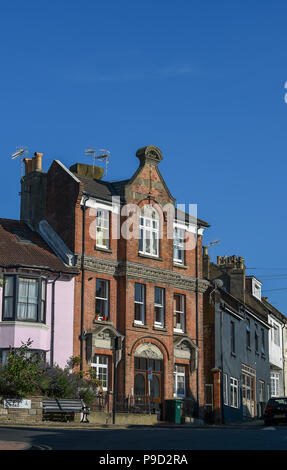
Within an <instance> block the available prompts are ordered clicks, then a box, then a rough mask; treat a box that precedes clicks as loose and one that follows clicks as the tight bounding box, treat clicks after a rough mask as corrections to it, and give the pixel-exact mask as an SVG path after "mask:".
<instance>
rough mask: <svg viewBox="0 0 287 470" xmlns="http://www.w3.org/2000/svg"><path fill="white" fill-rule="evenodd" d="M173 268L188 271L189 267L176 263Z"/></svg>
mask: <svg viewBox="0 0 287 470" xmlns="http://www.w3.org/2000/svg"><path fill="white" fill-rule="evenodd" d="M173 266H174V267H175V268H181V269H188V266H186V264H181V263H176V262H175V261H174V262H173Z"/></svg>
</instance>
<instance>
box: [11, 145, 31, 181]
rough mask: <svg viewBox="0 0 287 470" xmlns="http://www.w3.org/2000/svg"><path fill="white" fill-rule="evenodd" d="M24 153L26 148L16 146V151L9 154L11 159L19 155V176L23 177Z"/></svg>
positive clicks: (26, 150)
mask: <svg viewBox="0 0 287 470" xmlns="http://www.w3.org/2000/svg"><path fill="white" fill-rule="evenodd" d="M25 153H28V149H26V148H24V147H16V152H14V153H12V155H11V158H12V160H15V159H16V158H18V157H21V178H22V177H23V157H24V154H25Z"/></svg>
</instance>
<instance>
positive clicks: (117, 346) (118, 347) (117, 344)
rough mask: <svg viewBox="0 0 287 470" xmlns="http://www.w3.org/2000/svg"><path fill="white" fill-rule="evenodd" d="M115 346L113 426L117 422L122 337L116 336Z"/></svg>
mask: <svg viewBox="0 0 287 470" xmlns="http://www.w3.org/2000/svg"><path fill="white" fill-rule="evenodd" d="M112 342H113V343H112V344H113V363H114V383H113V424H115V422H116V409H117V366H118V364H117V351H119V350H121V349H122V337H121V336H115V337H114V338H113V340H112Z"/></svg>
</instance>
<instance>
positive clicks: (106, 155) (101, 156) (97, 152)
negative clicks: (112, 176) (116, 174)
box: [85, 148, 111, 176]
mask: <svg viewBox="0 0 287 470" xmlns="http://www.w3.org/2000/svg"><path fill="white" fill-rule="evenodd" d="M85 154H86V155H89V156H91V157H92V158H93V167H95V161H96V160H98V161H100V162H105V165H106V171H105V176H107V173H108V164H109V160H110V154H111V153H110V152H109V150H106V149H93V148H88V149H86V150H85Z"/></svg>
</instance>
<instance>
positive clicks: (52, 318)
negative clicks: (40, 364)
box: [50, 273, 62, 367]
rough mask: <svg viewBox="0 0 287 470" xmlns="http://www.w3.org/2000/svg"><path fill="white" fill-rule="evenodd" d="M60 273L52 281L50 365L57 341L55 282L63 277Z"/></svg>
mask: <svg viewBox="0 0 287 470" xmlns="http://www.w3.org/2000/svg"><path fill="white" fill-rule="evenodd" d="M61 274H62V273H60V274H59V275H58V276H57V277H56V278H55V279H54V280H53V281H52V282H51V284H52V307H51V341H50V351H51V352H50V366H51V367H52V366H53V364H54V342H55V287H56V286H55V284H56V282H57V281H58V279H59V278H60V277H61Z"/></svg>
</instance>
